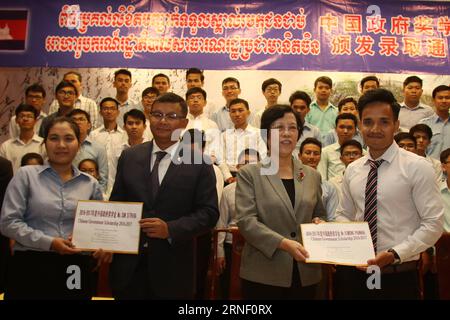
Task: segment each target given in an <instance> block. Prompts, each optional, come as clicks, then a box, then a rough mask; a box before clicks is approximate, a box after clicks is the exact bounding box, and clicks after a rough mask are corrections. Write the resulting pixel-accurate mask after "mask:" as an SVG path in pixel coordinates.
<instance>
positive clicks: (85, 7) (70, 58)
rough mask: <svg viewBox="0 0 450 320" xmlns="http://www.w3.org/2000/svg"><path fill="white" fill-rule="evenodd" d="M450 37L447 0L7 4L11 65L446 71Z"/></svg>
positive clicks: (1, 56)
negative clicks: (422, 0)
mask: <svg viewBox="0 0 450 320" xmlns="http://www.w3.org/2000/svg"><path fill="white" fill-rule="evenodd" d="M8 2H9V4H8ZM19 29H20V30H19ZM15 35H17V37H18V38H17V39H15V37H16V36H15ZM449 39H450V3H448V2H428V1H427V2H416V1H414V2H411V1H355V0H341V1H340V0H334V1H328V0H320V1H318V0H317V1H312V0H310V1H304V0H296V1H293V0H278V1H269V0H259V1H245V0H241V1H237V0H231V1H205V0H189V1H181V0H134V1H133V0H129V1H126V0H116V1H92V0H75V1H67V0H39V1H36V0H10V1H2V3H1V4H0V66H3V67H19V66H55V67H72V68H73V67H133V68H151V69H164V68H168V69H183V68H189V67H193V66H196V67H200V68H203V69H266V70H330V71H355V72H391V73H395V72H420V73H437V74H440V73H445V74H448V71H449V70H450V58H449ZM18 43H19V45H18ZM23 44H25V45H23Z"/></svg>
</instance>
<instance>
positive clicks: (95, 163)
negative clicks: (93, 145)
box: [78, 158, 98, 173]
mask: <svg viewBox="0 0 450 320" xmlns="http://www.w3.org/2000/svg"><path fill="white" fill-rule="evenodd" d="M85 162H92V163H93V164H94V167H95V170H96V171H97V173H98V163H97V161H95V160H94V159H90V158H89V159H83V160H81V161H80V163H79V164H78V169H80V168H81V165H82V164H83V163H85Z"/></svg>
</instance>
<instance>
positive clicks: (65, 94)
mask: <svg viewBox="0 0 450 320" xmlns="http://www.w3.org/2000/svg"><path fill="white" fill-rule="evenodd" d="M58 94H60V95H62V96H74V95H75V91H65V90H59V91H58Z"/></svg>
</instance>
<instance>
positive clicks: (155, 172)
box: [150, 151, 167, 201]
mask: <svg viewBox="0 0 450 320" xmlns="http://www.w3.org/2000/svg"><path fill="white" fill-rule="evenodd" d="M166 154H167V152H165V151H158V152H156V159H155V163H154V164H153V169H152V172H151V173H150V184H151V186H152V196H153V201H154V200H155V199H156V195H157V194H158V189H159V182H160V181H159V163H160V162H161V159H162V158H164V156H165V155H166Z"/></svg>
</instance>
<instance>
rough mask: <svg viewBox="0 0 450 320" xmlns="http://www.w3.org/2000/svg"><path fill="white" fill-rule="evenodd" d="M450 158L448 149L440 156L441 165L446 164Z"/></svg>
mask: <svg viewBox="0 0 450 320" xmlns="http://www.w3.org/2000/svg"><path fill="white" fill-rule="evenodd" d="M449 156H450V148H447V149H445V150H444V151H442V152H441V155H440V160H441V163H443V164H445V163H446V162H447V159H448V157H449Z"/></svg>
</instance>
